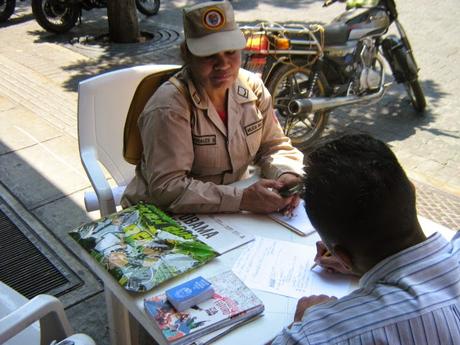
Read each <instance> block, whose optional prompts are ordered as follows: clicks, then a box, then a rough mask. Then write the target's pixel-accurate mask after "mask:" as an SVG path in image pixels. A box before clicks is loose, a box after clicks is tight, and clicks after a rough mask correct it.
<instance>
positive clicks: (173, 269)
mask: <svg viewBox="0 0 460 345" xmlns="http://www.w3.org/2000/svg"><path fill="white" fill-rule="evenodd" d="M69 234H70V236H72V238H73V239H75V240H76V241H77V242H78V243H79V244H80V245H81V246H82V247H83V248H84V249H85V250H86V251H88V252H89V253H90V254H91V255H92V256H93V257H94V258H95V259H96V260H97V261H98V262H99V263H100V264H101V265H103V266H104V268H105V269H107V270H108V271H109V273H110V274H111V275H113V276H114V277H115V279H117V281H118V282H119V283H120V285H121V286H123V287H124V288H125V289H127V290H129V291H135V292H140V291H147V290H150V289H152V288H153V287H155V286H157V285H158V284H160V283H162V282H164V281H166V280H168V279H170V278H172V277H175V276H177V275H179V274H181V273H183V272H186V271H189V270H191V269H193V268H195V267H197V266H200V265H202V264H204V263H206V262H208V261H209V260H211V259H213V258H214V257H215V256H217V255H218V254H217V252H216V251H214V249H213V248H211V247H210V246H208V245H207V244H205V243H203V242H202V241H199V240H198V239H197V238H196V236H195V235H193V234H192V233H191V232H189V231H188V230H186V229H184V228H183V227H182V226H180V225H179V224H177V223H176V222H175V221H174V220H173V219H172V218H170V217H169V216H167V215H166V214H165V213H164V212H163V211H161V210H160V209H158V208H157V207H155V206H153V205H150V204H143V203H140V204H137V205H135V206H132V207H129V208H126V209H124V210H122V211H120V212H117V213H114V214H111V215H109V216H107V217H104V218H101V219H99V220H97V221H94V222H90V223H87V224H84V225H82V226H80V227H78V228H76V229H75V230H72V231H71V232H70V233H69Z"/></svg>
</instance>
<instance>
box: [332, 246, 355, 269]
mask: <svg viewBox="0 0 460 345" xmlns="http://www.w3.org/2000/svg"><path fill="white" fill-rule="evenodd" d="M332 252H333V253H334V256H335V257H336V258H337V259H338V260H339V261H340V263H341V264H342V266H343V267H344V268H345V269H346V270H347V271H350V272H352V271H353V260H352V257H351V255H350V253H349V252H348V250H347V249H346V248H344V247H342V246H341V245H335V246H334V247H333V248H332Z"/></svg>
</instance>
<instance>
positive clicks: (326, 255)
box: [314, 241, 352, 274]
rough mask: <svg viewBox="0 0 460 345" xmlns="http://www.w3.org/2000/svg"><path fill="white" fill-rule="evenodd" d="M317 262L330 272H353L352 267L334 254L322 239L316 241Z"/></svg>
mask: <svg viewBox="0 0 460 345" xmlns="http://www.w3.org/2000/svg"><path fill="white" fill-rule="evenodd" d="M314 260H315V263H316V264H318V265H319V266H321V267H323V268H324V269H326V270H327V271H328V272H338V273H343V274H351V273H352V272H351V271H350V268H349V267H347V266H345V265H344V264H343V263H342V261H340V260H339V259H338V258H337V257H335V256H334V255H332V254H331V253H330V252H329V250H328V249H327V247H326V245H325V244H324V242H322V241H318V242H316V256H315V259H314Z"/></svg>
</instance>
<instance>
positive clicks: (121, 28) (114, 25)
mask: <svg viewBox="0 0 460 345" xmlns="http://www.w3.org/2000/svg"><path fill="white" fill-rule="evenodd" d="M107 17H108V19H109V36H110V40H111V41H112V42H116V43H135V42H138V40H139V36H140V31H139V22H138V20H137V11H136V3H135V0H108V1H107Z"/></svg>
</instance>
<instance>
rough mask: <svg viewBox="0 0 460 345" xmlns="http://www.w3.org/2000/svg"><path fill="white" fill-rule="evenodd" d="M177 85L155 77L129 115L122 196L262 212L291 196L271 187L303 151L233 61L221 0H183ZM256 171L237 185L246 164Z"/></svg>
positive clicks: (280, 183)
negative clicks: (132, 162)
mask: <svg viewBox="0 0 460 345" xmlns="http://www.w3.org/2000/svg"><path fill="white" fill-rule="evenodd" d="M184 33H185V43H184V44H183V45H182V55H183V58H184V61H185V66H184V68H183V69H182V70H181V71H180V72H179V73H178V74H177V75H176V76H175V77H176V78H177V79H176V83H174V84H177V80H178V81H179V82H180V84H181V85H182V86H183V87H179V88H178V87H177V86H176V85H174V84H173V83H171V82H170V81H168V82H166V83H164V84H163V85H162V86H161V87H160V88H159V89H158V90H157V91H156V92H155V94H154V95H153V96H152V97H151V99H150V100H149V101H148V102H147V104H146V106H145V109H144V111H143V112H142V114H141V116H140V118H139V122H138V124H139V128H140V133H141V137H142V143H143V147H144V152H143V157H142V160H141V162H140V163H139V164H138V166H137V167H136V176H135V177H134V179H133V180H132V181H131V183H130V184H129V185H128V187H127V189H126V191H125V195H124V197H123V201H122V204H123V205H124V206H128V205H130V204H134V203H136V202H139V201H144V202H150V203H154V204H156V205H157V206H159V207H161V208H163V209H167V210H169V211H172V212H175V213H189V212H194V213H211V212H237V211H239V210H247V211H251V212H257V213H268V212H273V211H276V210H287V211H288V210H289V209H290V208H292V207H293V206H294V205H295V204H296V203H297V201H298V197H296V196H294V197H285V198H283V197H281V196H280V195H279V194H278V192H277V191H278V190H279V189H281V188H283V187H286V186H291V185H294V184H296V183H298V182H300V176H301V174H302V168H303V164H302V161H303V155H302V153H301V152H299V151H298V150H297V149H295V148H293V147H292V146H291V143H290V140H289V138H287V137H286V136H285V135H284V134H283V132H282V129H281V127H280V125H279V123H278V120H277V119H276V116H275V114H274V111H273V107H272V101H271V96H270V94H269V93H268V91H267V89H266V88H265V87H264V85H263V83H262V81H261V80H260V78H258V77H256V76H255V75H254V74H252V73H250V72H248V71H245V70H241V69H240V68H239V66H240V64H241V54H240V53H241V52H240V51H241V49H242V48H244V46H245V39H244V36H243V34H242V32H241V30H240V29H239V28H238V26H237V25H236V23H235V20H234V14H233V9H232V7H231V5H230V3H229V2H227V1H218V2H206V3H200V4H198V5H195V6H192V7H189V8H186V9H184ZM253 163H254V164H256V165H258V166H260V168H261V173H262V176H263V177H264V179H262V180H260V181H259V182H257V183H255V184H254V185H252V186H250V187H248V188H246V189H242V188H238V187H234V186H229V185H228V184H230V183H232V182H235V181H238V180H240V179H243V178H246V177H248V166H249V165H250V164H253Z"/></svg>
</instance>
